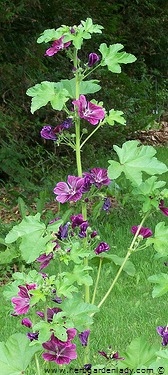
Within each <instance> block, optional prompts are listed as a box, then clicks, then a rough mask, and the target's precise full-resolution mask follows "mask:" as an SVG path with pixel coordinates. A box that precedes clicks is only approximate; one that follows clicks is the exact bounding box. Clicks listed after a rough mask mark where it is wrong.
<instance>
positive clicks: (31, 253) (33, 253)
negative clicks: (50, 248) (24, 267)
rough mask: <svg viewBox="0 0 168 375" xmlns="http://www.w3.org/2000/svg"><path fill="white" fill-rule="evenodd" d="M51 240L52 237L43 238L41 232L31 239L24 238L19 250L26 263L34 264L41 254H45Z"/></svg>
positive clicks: (34, 234) (35, 233)
mask: <svg viewBox="0 0 168 375" xmlns="http://www.w3.org/2000/svg"><path fill="white" fill-rule="evenodd" d="M49 240H51V236H44V237H43V233H42V232H41V231H38V232H33V233H32V235H31V238H30V235H25V236H23V237H22V241H21V244H20V246H19V249H20V251H21V255H22V258H23V259H24V260H25V262H26V263H31V262H34V261H35V260H36V259H37V258H38V256H39V255H40V254H41V253H44V252H45V250H46V245H47V243H48V241H49Z"/></svg>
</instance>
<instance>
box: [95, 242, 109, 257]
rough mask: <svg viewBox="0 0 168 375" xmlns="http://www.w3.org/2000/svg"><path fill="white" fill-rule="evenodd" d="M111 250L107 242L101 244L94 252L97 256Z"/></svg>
mask: <svg viewBox="0 0 168 375" xmlns="http://www.w3.org/2000/svg"><path fill="white" fill-rule="evenodd" d="M108 250H110V246H109V245H108V244H107V243H106V242H100V243H99V245H98V246H97V247H96V249H95V250H94V252H95V254H96V255H99V254H101V253H104V252H105V251H108Z"/></svg>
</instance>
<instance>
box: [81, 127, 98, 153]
mask: <svg viewBox="0 0 168 375" xmlns="http://www.w3.org/2000/svg"><path fill="white" fill-rule="evenodd" d="M100 126H102V123H101V121H100V123H99V125H98V126H97V127H96V128H95V129H94V130H93V131H92V132H91V133H90V134H89V135H88V137H86V138H85V139H84V141H83V142H82V144H81V146H80V149H81V148H82V147H83V146H84V144H85V143H86V142H87V141H88V139H89V138H90V137H91V136H92V135H93V134H94V133H95V132H96V131H97V130H98V129H99V128H100Z"/></svg>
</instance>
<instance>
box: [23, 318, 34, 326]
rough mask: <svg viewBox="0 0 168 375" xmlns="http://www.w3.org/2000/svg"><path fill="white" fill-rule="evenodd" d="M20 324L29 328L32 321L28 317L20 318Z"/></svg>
mask: <svg viewBox="0 0 168 375" xmlns="http://www.w3.org/2000/svg"><path fill="white" fill-rule="evenodd" d="M21 323H22V325H23V326H25V327H28V328H31V327H32V322H31V320H30V319H28V318H24V319H22V322H21Z"/></svg>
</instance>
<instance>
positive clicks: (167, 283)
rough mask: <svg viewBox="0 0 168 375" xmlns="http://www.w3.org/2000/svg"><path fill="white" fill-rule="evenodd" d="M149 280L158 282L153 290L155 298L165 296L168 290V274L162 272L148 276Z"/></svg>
mask: <svg viewBox="0 0 168 375" xmlns="http://www.w3.org/2000/svg"><path fill="white" fill-rule="evenodd" d="M148 280H149V281H150V282H151V283H155V284H157V285H155V286H154V289H153V292H152V297H153V298H155V297H160V296H163V295H164V294H165V293H167V292H168V274H166V273H161V274H159V275H153V276H150V277H148Z"/></svg>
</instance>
